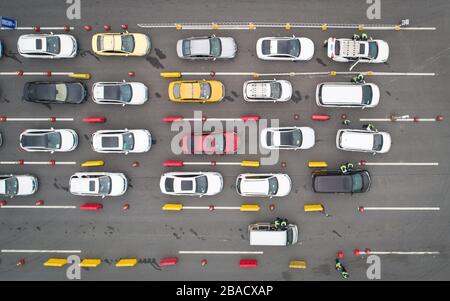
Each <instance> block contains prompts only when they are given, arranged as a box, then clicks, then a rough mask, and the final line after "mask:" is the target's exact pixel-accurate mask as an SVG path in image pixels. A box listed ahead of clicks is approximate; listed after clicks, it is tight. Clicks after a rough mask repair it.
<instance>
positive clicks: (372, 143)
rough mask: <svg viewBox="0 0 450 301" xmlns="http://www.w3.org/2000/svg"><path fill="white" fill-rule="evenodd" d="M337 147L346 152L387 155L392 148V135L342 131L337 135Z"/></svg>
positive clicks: (363, 131) (362, 131)
mask: <svg viewBox="0 0 450 301" xmlns="http://www.w3.org/2000/svg"><path fill="white" fill-rule="evenodd" d="M336 147H337V148H338V149H341V150H344V151H353V152H364V153H373V154H376V153H387V152H388V151H389V149H390V148H391V135H390V134H389V133H386V132H377V131H369V130H354V129H341V130H339V131H338V132H337V135H336Z"/></svg>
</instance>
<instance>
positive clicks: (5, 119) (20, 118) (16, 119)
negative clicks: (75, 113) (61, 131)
mask: <svg viewBox="0 0 450 301" xmlns="http://www.w3.org/2000/svg"><path fill="white" fill-rule="evenodd" d="M8 121H49V122H57V121H74V118H66V117H42V118H41V117H37V118H35V117H7V116H0V122H8Z"/></svg>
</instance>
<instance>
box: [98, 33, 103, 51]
mask: <svg viewBox="0 0 450 301" xmlns="http://www.w3.org/2000/svg"><path fill="white" fill-rule="evenodd" d="M97 50H103V43H102V37H101V36H98V37H97Z"/></svg>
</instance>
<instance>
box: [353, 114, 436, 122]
mask: <svg viewBox="0 0 450 301" xmlns="http://www.w3.org/2000/svg"><path fill="white" fill-rule="evenodd" d="M443 120H444V116H442V115H437V116H436V117H434V118H420V117H410V116H409V115H403V116H391V117H390V118H360V119H359V121H389V122H402V121H403V122H421V121H430V122H436V121H443Z"/></svg>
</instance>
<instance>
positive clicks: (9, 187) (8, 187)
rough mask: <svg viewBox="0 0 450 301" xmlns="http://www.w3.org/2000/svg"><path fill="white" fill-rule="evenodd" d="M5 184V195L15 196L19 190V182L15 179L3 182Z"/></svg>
mask: <svg viewBox="0 0 450 301" xmlns="http://www.w3.org/2000/svg"><path fill="white" fill-rule="evenodd" d="M4 183H5V194H6V195H15V194H17V191H18V190H19V181H17V179H16V178H9V179H6V180H5V181H4Z"/></svg>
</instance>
